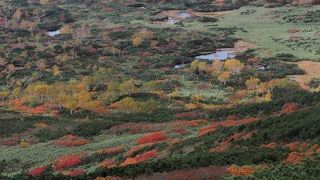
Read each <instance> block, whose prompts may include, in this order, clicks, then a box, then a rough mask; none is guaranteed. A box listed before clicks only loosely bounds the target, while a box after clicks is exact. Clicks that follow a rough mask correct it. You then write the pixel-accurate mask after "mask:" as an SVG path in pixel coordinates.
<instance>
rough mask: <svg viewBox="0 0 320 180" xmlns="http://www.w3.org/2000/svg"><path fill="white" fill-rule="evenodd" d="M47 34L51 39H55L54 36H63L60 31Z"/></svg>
mask: <svg viewBox="0 0 320 180" xmlns="http://www.w3.org/2000/svg"><path fill="white" fill-rule="evenodd" d="M47 34H48V35H49V36H50V37H53V36H56V35H59V34H61V32H60V30H56V31H49V32H47Z"/></svg>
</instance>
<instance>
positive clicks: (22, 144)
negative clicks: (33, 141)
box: [20, 141, 30, 148]
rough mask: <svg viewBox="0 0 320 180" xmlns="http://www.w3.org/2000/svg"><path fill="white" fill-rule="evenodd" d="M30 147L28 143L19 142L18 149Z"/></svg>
mask: <svg viewBox="0 0 320 180" xmlns="http://www.w3.org/2000/svg"><path fill="white" fill-rule="evenodd" d="M29 146H30V144H29V143H28V142H26V141H21V142H20V147H21V148H27V147H29Z"/></svg>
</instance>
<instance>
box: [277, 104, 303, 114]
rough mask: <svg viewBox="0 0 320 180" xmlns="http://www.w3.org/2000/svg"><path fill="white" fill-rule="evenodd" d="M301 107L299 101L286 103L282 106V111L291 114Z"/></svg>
mask: <svg viewBox="0 0 320 180" xmlns="http://www.w3.org/2000/svg"><path fill="white" fill-rule="evenodd" d="M298 109H299V104H297V103H286V104H284V105H283V106H282V110H281V112H282V113H285V114H289V113H293V112H295V111H297V110H298Z"/></svg>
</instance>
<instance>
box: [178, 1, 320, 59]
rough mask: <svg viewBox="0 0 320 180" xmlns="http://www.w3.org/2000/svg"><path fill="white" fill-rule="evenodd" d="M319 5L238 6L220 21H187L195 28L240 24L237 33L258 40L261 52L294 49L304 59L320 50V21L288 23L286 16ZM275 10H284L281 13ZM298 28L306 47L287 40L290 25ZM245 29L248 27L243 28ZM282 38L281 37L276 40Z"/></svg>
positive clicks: (255, 41) (314, 56) (279, 51)
mask: <svg viewBox="0 0 320 180" xmlns="http://www.w3.org/2000/svg"><path fill="white" fill-rule="evenodd" d="M319 8H320V7H319V6H314V7H310V8H305V7H280V8H263V7H242V8H240V9H238V10H234V11H230V12H226V13H225V15H224V17H223V18H221V19H220V21H218V22H217V23H213V24H209V23H208V24H203V23H199V22H195V21H192V22H189V23H184V24H185V25H186V26H187V27H188V28H190V29H194V30H206V31H209V32H210V31H212V29H211V28H212V27H236V28H239V30H238V31H237V32H236V37H237V38H241V39H244V40H246V41H248V42H251V43H254V44H255V45H256V46H257V48H258V49H260V51H259V53H260V56H264V57H266V56H273V55H276V54H279V53H291V54H293V55H295V56H296V57H298V58H301V59H313V60H317V59H318V58H319V54H317V53H316V51H317V50H319V45H318V44H319V43H320V41H319V39H318V38H316V37H315V36H314V34H315V33H316V32H318V30H319V26H318V24H305V23H287V22H285V21H284V20H283V19H282V17H284V16H288V15H299V14H302V13H306V12H307V11H312V10H317V9H319ZM248 10H249V11H252V10H255V12H254V13H252V14H251V15H241V12H245V11H248ZM274 11H280V12H281V13H279V16H278V17H276V16H275V15H276V14H278V13H274ZM290 28H298V29H300V30H301V31H300V32H299V33H297V35H299V36H302V37H304V38H305V39H307V38H311V39H312V40H306V44H305V45H306V46H309V47H306V48H304V47H303V46H301V47H294V48H291V47H289V45H290V44H296V43H293V42H291V43H290V42H289V41H286V40H288V39H289V37H290V36H291V35H292V34H290V33H288V29H290ZM243 30H244V31H243ZM274 39H279V41H274Z"/></svg>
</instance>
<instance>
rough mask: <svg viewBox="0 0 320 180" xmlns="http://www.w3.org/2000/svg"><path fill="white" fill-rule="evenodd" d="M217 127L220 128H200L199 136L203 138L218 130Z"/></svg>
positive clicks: (214, 126) (215, 126) (212, 125)
mask: <svg viewBox="0 0 320 180" xmlns="http://www.w3.org/2000/svg"><path fill="white" fill-rule="evenodd" d="M217 127H218V126H217V125H216V124H211V125H209V126H205V127H202V128H200V130H199V134H198V135H199V136H203V135H205V134H208V133H211V132H214V131H215V130H216V129H217Z"/></svg>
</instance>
